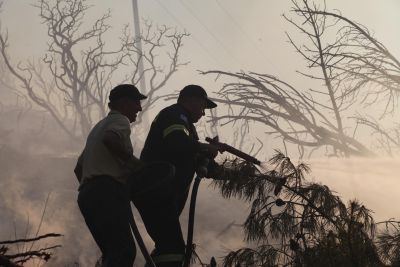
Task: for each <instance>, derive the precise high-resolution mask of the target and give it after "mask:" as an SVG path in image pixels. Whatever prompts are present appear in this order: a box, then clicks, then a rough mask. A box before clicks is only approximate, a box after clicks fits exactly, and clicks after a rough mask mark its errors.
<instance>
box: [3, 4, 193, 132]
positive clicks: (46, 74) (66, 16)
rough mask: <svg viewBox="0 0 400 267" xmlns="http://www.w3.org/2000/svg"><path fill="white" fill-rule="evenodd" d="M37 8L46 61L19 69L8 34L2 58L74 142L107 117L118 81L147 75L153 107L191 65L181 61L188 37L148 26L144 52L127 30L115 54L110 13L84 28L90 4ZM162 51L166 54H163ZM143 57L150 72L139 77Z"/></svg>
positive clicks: (28, 92)
mask: <svg viewBox="0 0 400 267" xmlns="http://www.w3.org/2000/svg"><path fill="white" fill-rule="evenodd" d="M35 6H36V7H37V8H38V9H39V11H40V18H41V19H42V20H43V24H44V25H46V26H47V34H48V36H49V41H48V48H47V51H46V53H45V55H44V56H43V58H42V61H38V62H32V61H27V62H26V63H24V64H18V65H17V66H15V65H14V63H12V60H11V58H10V55H9V54H8V51H7V47H8V45H9V44H8V40H7V34H6V33H3V34H1V35H0V49H1V54H2V57H3V59H4V61H5V64H6V66H7V68H8V70H9V71H10V72H11V74H12V75H13V76H14V77H15V78H16V79H17V81H18V82H19V83H20V84H21V89H22V91H23V92H25V93H26V94H27V95H28V96H29V98H30V99H31V100H32V102H34V103H35V104H36V105H38V106H40V107H41V108H43V109H45V110H46V111H48V112H49V113H50V115H51V116H52V117H53V118H54V119H55V121H56V122H57V124H58V125H59V126H60V127H61V128H62V129H63V130H64V131H65V132H66V133H67V134H68V135H69V137H71V138H73V139H81V138H82V136H86V135H87V133H88V131H89V130H90V128H91V126H92V124H93V123H94V122H95V121H97V120H98V118H100V117H102V116H104V115H105V113H106V111H107V102H108V101H107V96H108V91H109V90H110V89H111V88H112V87H113V86H114V85H115V83H121V82H132V83H134V84H136V83H138V82H139V80H140V79H142V77H143V74H144V73H146V75H147V76H148V77H150V78H149V82H148V84H149V86H150V89H149V91H148V94H149V101H148V103H147V104H146V106H145V108H149V107H150V106H151V105H152V104H153V103H154V101H156V100H157V96H156V93H157V91H158V90H160V89H161V88H163V86H164V85H165V84H166V83H167V81H168V80H169V79H170V78H171V76H172V75H173V74H174V73H175V72H176V71H177V70H178V68H179V67H180V66H181V65H182V64H185V63H181V61H180V59H179V52H180V49H181V47H182V42H183V39H184V38H185V37H186V36H187V35H188V34H186V33H179V32H177V31H175V30H172V29H169V28H167V27H165V26H163V27H156V26H154V25H152V24H151V23H146V28H145V29H144V30H143V33H142V35H141V41H142V42H143V47H144V50H143V51H141V50H139V49H138V45H137V43H138V40H137V39H134V38H133V37H132V36H131V35H130V34H129V28H128V27H125V28H124V29H123V32H122V36H121V37H120V44H119V46H118V47H117V48H114V49H112V50H110V49H108V48H107V47H106V42H105V41H104V38H105V37H104V35H105V34H106V33H107V32H108V30H109V28H110V25H108V24H107V20H108V19H109V18H110V16H111V14H110V12H107V13H106V14H104V15H102V16H101V17H100V18H98V19H97V20H96V21H95V22H94V23H93V25H92V26H91V27H88V28H86V29H84V27H83V25H84V18H85V13H86V12H87V10H88V9H89V8H90V7H89V6H88V5H87V4H86V1H85V0H66V1H61V0H55V1H52V0H41V1H39V2H38V3H37V4H36V5H35ZM161 47H162V49H163V51H166V52H160V51H161ZM164 53H165V54H166V57H167V58H168V62H167V64H166V65H167V67H166V69H163V68H161V67H160V66H159V62H158V60H159V58H158V57H157V54H164ZM139 59H143V61H144V63H145V66H146V68H145V70H144V73H139V70H138V61H139ZM117 70H118V71H119V72H122V73H125V74H126V75H125V78H124V81H121V80H118V81H116V80H115V78H114V77H115V72H116V71H117ZM119 75H120V74H119ZM122 76H124V75H122ZM138 119H139V121H140V118H138Z"/></svg>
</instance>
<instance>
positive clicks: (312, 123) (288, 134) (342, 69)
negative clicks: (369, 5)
mask: <svg viewBox="0 0 400 267" xmlns="http://www.w3.org/2000/svg"><path fill="white" fill-rule="evenodd" d="M292 3H293V6H294V7H293V9H292V12H293V13H294V14H295V15H297V18H296V19H294V18H289V17H287V16H286V15H285V16H284V17H285V18H286V20H287V21H289V22H290V23H291V24H292V25H294V26H295V28H296V29H297V30H298V31H299V32H300V33H301V34H303V35H304V36H305V40H306V41H305V43H304V44H301V45H299V44H296V42H295V41H294V40H293V39H292V37H291V36H290V35H289V34H288V35H287V36H288V38H289V41H290V43H291V44H292V45H293V47H294V48H295V49H296V51H297V52H298V54H300V55H301V56H302V57H303V58H304V59H305V61H306V63H307V67H308V69H309V70H310V71H309V73H304V72H300V71H299V73H301V74H302V75H304V76H305V77H307V78H309V79H312V80H316V81H317V83H321V82H322V84H323V86H321V87H320V88H318V89H309V90H304V89H300V88H296V87H295V86H293V85H291V84H288V83H287V82H285V81H284V80H282V79H279V78H277V77H274V76H273V75H268V74H259V73H230V72H224V71H219V70H212V71H205V72H202V74H216V75H217V76H218V77H219V76H225V77H230V78H233V79H234V80H235V81H233V82H227V83H226V84H225V85H224V86H223V88H222V89H221V90H220V92H219V93H220V96H221V99H216V101H218V102H220V103H225V104H227V105H228V106H229V109H228V112H227V114H226V115H224V116H219V117H218V118H217V120H219V121H221V120H222V121H224V123H233V122H236V121H238V120H241V121H244V120H250V121H255V122H259V123H261V124H263V125H265V126H266V127H268V128H269V129H271V130H266V132H267V133H268V134H272V135H275V136H277V137H279V138H282V140H283V145H284V147H285V149H286V145H287V143H292V144H295V145H297V147H298V150H299V154H300V156H301V157H302V156H303V155H304V154H305V153H306V152H308V156H310V155H311V153H313V152H314V151H315V150H317V149H320V148H325V149H326V154H328V155H335V156H345V157H347V156H351V155H374V154H375V152H374V151H375V150H376V148H373V147H371V145H370V140H365V139H364V140H363V139H362V138H359V133H360V131H361V128H362V127H361V126H366V127H364V128H363V129H362V130H363V131H364V135H365V131H367V132H368V134H371V135H372V136H378V135H379V139H380V140H379V142H377V143H379V149H382V150H383V151H384V153H385V154H386V153H387V154H392V153H393V149H394V148H398V143H396V142H395V141H396V140H397V136H396V135H393V133H397V130H396V129H394V130H390V129H389V130H386V129H385V127H382V126H379V125H378V124H376V122H377V121H376V119H375V120H374V119H371V118H370V117H369V116H366V115H365V114H361V115H360V114H359V113H357V114H356V115H354V112H355V110H354V106H360V105H362V104H366V103H367V102H366V101H367V99H371V97H372V96H373V95H375V96H376V97H378V96H380V95H384V94H386V95H388V100H387V101H388V103H394V101H393V100H394V97H395V92H396V90H395V88H396V86H397V85H396V86H395V80H396V77H397V76H396V75H397V73H398V70H397V65H398V64H397V60H396V59H395V58H394V56H393V55H392V54H390V53H389V52H388V51H387V49H386V48H385V47H384V46H383V45H382V44H380V43H379V42H378V41H376V40H375V39H374V38H373V37H371V35H370V34H369V33H368V31H366V30H365V28H364V27H362V26H360V25H358V24H356V23H354V22H351V21H350V20H348V19H346V18H344V17H341V16H337V15H336V14H333V13H329V12H326V11H325V5H323V6H322V7H320V6H317V5H315V4H309V2H308V1H307V0H302V1H292ZM300 3H301V4H300ZM340 23H346V24H345V25H339V24H340ZM356 32H357V33H356ZM329 33H331V35H329ZM332 33H333V34H332ZM332 35H333V36H335V38H334V40H333V41H332V40H331V39H332V38H330V37H331V36H332ZM367 41H368V42H367ZM354 43H358V46H357V45H355V44H354ZM373 52H374V53H375V54H374V53H373ZM379 66H382V67H383V70H382V71H378V69H380V67H379ZM372 70H374V71H372ZM370 78H371V79H370ZM372 83H374V84H375V85H377V86H378V85H379V87H377V86H375V87H372V89H371V87H370V85H371V84H372ZM360 92H363V97H360V96H361V93H360ZM369 101H370V102H368V103H369V104H371V103H375V104H376V103H377V101H378V100H377V98H374V99H371V100H369ZM365 112H366V113H367V112H368V111H367V110H365ZM386 113H387V111H385V114H386ZM306 149H308V150H307V151H306Z"/></svg>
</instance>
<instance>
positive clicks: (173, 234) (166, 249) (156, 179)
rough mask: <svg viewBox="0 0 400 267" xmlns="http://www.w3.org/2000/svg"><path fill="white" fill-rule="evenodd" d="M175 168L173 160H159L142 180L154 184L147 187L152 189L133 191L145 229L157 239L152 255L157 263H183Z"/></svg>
mask: <svg viewBox="0 0 400 267" xmlns="http://www.w3.org/2000/svg"><path fill="white" fill-rule="evenodd" d="M172 168H173V167H172V165H170V164H158V165H153V168H149V169H147V171H146V172H145V173H143V174H142V175H143V178H142V179H141V181H147V183H148V184H149V185H152V186H149V187H148V188H151V190H147V191H146V194H140V193H136V194H135V193H133V196H132V199H133V202H134V204H135V206H136V208H137V209H138V211H139V213H140V216H141V217H142V220H143V223H144V225H145V227H146V230H147V232H148V234H149V235H150V237H151V238H152V239H153V241H154V243H155V250H154V251H153V253H152V257H153V259H154V262H155V263H156V265H157V266H158V267H181V266H182V260H183V255H184V253H185V241H184V239H183V234H182V230H181V225H180V223H179V213H180V211H179V207H178V203H177V201H176V194H175V193H176V191H175V190H174V189H173V188H175V187H176V184H175V180H174V179H175V177H174V172H173V171H171V169H172ZM141 188H143V186H142V187H141ZM138 196H139V197H138Z"/></svg>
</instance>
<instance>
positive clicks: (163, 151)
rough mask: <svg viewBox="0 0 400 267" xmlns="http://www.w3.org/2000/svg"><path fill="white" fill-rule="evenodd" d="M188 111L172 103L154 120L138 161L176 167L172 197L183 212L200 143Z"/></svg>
mask: <svg viewBox="0 0 400 267" xmlns="http://www.w3.org/2000/svg"><path fill="white" fill-rule="evenodd" d="M198 139H199V138H198V135H197V132H196V128H195V127H194V125H193V123H192V122H191V120H190V116H189V113H188V111H186V110H185V109H184V108H183V107H182V106H181V105H179V104H174V105H171V106H169V107H167V108H165V109H163V110H161V111H160V113H159V114H158V115H157V116H156V118H155V119H154V121H153V123H152V125H151V128H150V132H149V134H148V136H147V138H146V142H145V144H144V147H143V150H142V153H141V155H140V159H141V160H143V161H145V162H152V161H167V162H169V163H171V164H172V165H174V166H175V172H176V173H175V183H176V185H175V186H174V187H175V194H176V197H177V205H178V210H179V213H180V212H181V211H182V209H183V207H184V205H185V202H186V199H187V196H188V192H189V188H190V184H191V182H192V180H193V176H194V173H195V169H196V156H197V153H198V150H199V142H198Z"/></svg>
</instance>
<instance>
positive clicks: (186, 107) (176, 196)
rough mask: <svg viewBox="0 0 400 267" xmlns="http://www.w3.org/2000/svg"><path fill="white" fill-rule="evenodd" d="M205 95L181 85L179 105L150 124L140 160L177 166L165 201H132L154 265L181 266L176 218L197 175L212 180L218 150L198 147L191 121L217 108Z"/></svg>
mask: <svg viewBox="0 0 400 267" xmlns="http://www.w3.org/2000/svg"><path fill="white" fill-rule="evenodd" d="M216 106H217V105H216V104H215V103H214V102H213V101H211V100H210V99H209V98H208V96H207V93H206V91H205V90H204V89H203V88H202V87H201V86H198V85H188V86H185V87H184V88H183V89H182V90H181V91H180V93H179V97H178V101H177V103H176V104H173V105H171V106H169V107H166V108H164V109H163V110H161V111H160V112H159V114H158V115H157V116H156V118H155V119H154V121H153V122H152V125H151V128H150V132H149V134H148V136H147V139H146V142H145V145H144V148H143V150H142V153H141V156H140V159H141V160H143V161H144V162H154V161H166V162H169V163H171V164H172V165H173V166H174V167H175V175H174V179H173V181H172V183H173V192H172V194H171V195H170V198H169V199H166V198H164V199H163V201H162V202H161V201H158V200H157V195H154V199H153V201H151V200H149V198H148V197H147V198H137V199H134V204H135V206H136V207H137V209H138V210H139V213H140V215H141V217H142V219H143V222H144V224H145V227H146V230H147V232H148V233H149V235H150V236H151V238H152V239H153V241H154V242H155V250H154V251H153V252H152V258H153V261H154V262H155V263H156V265H157V266H158V267H175V266H176V267H178V266H182V262H183V260H184V255H185V242H184V239H183V235H182V231H181V226H180V222H179V216H180V214H181V213H182V210H183V208H184V206H185V203H186V200H187V198H188V193H189V188H190V184H191V182H192V180H193V176H194V174H195V172H196V173H197V175H202V176H206V177H212V176H213V173H214V172H215V170H217V169H218V167H219V166H218V164H216V163H215V161H214V158H215V156H216V155H217V154H218V151H219V149H220V148H219V147H218V146H216V145H213V144H206V143H200V142H199V138H198V135H197V132H196V128H195V126H194V123H196V122H197V121H198V120H199V119H200V118H201V117H202V116H204V115H205V112H204V111H205V109H211V108H215V107H216Z"/></svg>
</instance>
